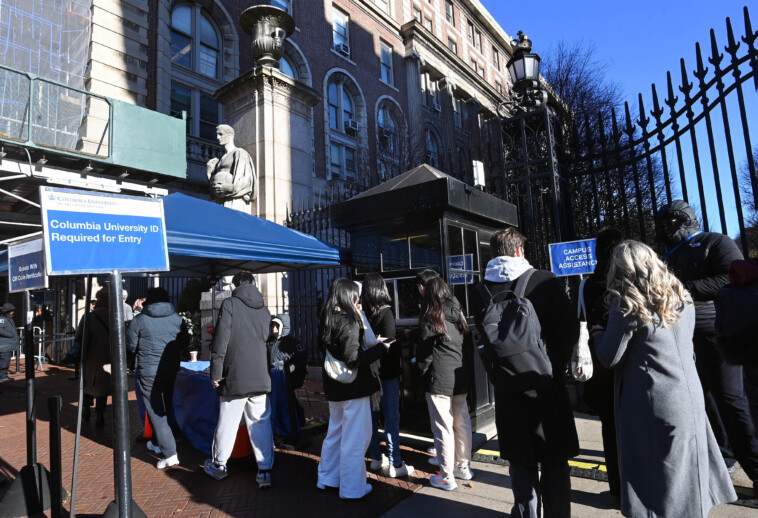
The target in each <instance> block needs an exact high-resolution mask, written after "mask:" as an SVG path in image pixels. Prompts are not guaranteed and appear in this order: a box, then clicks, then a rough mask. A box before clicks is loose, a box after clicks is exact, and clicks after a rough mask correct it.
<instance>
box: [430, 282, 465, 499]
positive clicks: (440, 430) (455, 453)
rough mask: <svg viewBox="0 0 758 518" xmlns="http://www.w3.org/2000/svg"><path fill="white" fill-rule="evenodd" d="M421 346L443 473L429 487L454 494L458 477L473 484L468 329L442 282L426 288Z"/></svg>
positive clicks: (435, 440) (435, 442)
mask: <svg viewBox="0 0 758 518" xmlns="http://www.w3.org/2000/svg"><path fill="white" fill-rule="evenodd" d="M419 328H420V338H421V343H420V344H419V346H418V349H417V350H416V365H417V367H418V369H419V372H420V373H421V375H422V377H423V380H424V384H425V385H426V402H427V406H428V407H429V418H430V421H431V425H432V433H433V434H434V447H435V450H436V452H437V462H438V464H439V467H440V473H439V474H438V475H433V476H432V478H431V479H430V480H429V483H430V484H431V485H433V486H434V487H437V488H440V489H444V490H446V491H450V490H452V489H455V488H456V487H457V484H456V483H455V478H461V479H464V480H470V479H471V478H472V477H473V472H472V471H471V470H470V469H469V463H470V462H471V417H470V415H469V410H468V403H467V401H466V390H467V389H466V388H467V386H468V376H467V375H466V371H465V369H464V368H463V334H464V333H466V332H468V324H466V319H465V317H464V316H463V312H462V311H461V305H460V303H459V302H458V300H457V299H456V298H455V297H453V294H452V293H450V289H449V288H448V287H447V284H445V281H443V280H442V279H441V278H440V277H434V278H432V279H430V280H429V281H427V283H426V285H425V286H424V303H423V309H422V314H421V319H420V320H419Z"/></svg>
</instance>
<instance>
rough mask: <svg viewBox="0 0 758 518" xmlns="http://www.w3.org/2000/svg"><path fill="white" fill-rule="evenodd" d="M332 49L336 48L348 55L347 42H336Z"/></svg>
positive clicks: (348, 47) (348, 46)
mask: <svg viewBox="0 0 758 518" xmlns="http://www.w3.org/2000/svg"><path fill="white" fill-rule="evenodd" d="M334 50H336V51H337V52H339V53H340V54H342V55H343V56H349V55H350V45H348V44H347V43H337V44H336V45H334Z"/></svg>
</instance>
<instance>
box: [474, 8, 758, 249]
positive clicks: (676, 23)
mask: <svg viewBox="0 0 758 518" xmlns="http://www.w3.org/2000/svg"><path fill="white" fill-rule="evenodd" d="M481 1H482V3H483V4H484V6H485V7H486V8H487V10H489V12H490V13H491V14H492V16H493V17H494V18H495V19H496V20H497V21H498V23H499V24H500V26H501V27H502V28H503V29H504V30H505V31H506V32H507V33H508V35H509V36H511V37H515V36H516V33H517V32H518V31H519V30H523V31H524V32H525V33H526V34H527V35H528V36H529V38H530V39H531V40H532V43H533V51H534V52H537V53H540V52H543V53H544V52H546V51H547V49H548V48H550V46H551V45H554V44H556V43H558V42H560V41H561V40H564V41H567V42H574V41H578V40H585V41H591V42H593V43H594V44H595V49H596V55H597V59H598V60H599V61H601V62H603V63H606V64H607V65H608V69H607V75H608V77H609V78H610V79H612V80H614V81H616V82H618V83H619V84H620V85H621V87H622V89H623V91H624V94H625V95H624V98H625V99H626V100H627V101H629V105H630V108H631V110H632V112H633V113H636V112H637V94H638V93H642V95H643V100H644V103H645V107H646V109H647V110H650V109H651V107H652V95H651V93H650V92H651V89H650V85H651V83H656V87H657V89H658V94H659V98H660V99H661V100H662V98H663V97H665V92H666V71H668V70H671V72H672V79H673V80H674V82H675V83H676V84H675V87H676V86H677V85H678V84H679V80H680V78H681V75H680V73H679V59H680V58H684V59H685V62H686V64H687V68H688V70H689V72H690V81H692V80H693V77H692V75H691V71H692V70H693V69H694V68H695V63H696V62H695V43H696V42H698V41H699V42H700V45H701V50H702V51H703V53H704V54H706V55H707V56H710V33H709V31H710V29H711V28H713V29H714V30H715V32H716V39H717V42H718V43H719V45H720V46H721V47H723V46H724V45H726V41H727V39H726V22H725V19H726V18H727V17H730V18H731V21H732V27H733V29H734V32H735V35H742V34H744V18H743V13H742V8H743V6H745V5H748V7H750V8H751V12H750V14H751V21H752V24H753V30H754V31H755V30H758V2H756V1H755V0H742V1H735V0H719V1H712V0H711V1H705V0H689V1H685V0H676V1H665V0H657V1H653V0H636V1H634V2H630V1H623V0H579V1H574V2H570V1H566V0H543V1H542V2H539V3H533V2H525V1H520V2H519V1H510V0H509V1H506V0H481ZM743 49H744V43H743V47H741V52H742V50H743ZM704 57H705V56H704ZM725 57H728V55H727V56H725ZM707 66H710V64H707ZM723 66H726V64H724V65H723ZM711 70H712V69H711ZM710 77H712V76H710V75H709V76H708V78H710ZM727 84H730V83H729V82H728V83H727ZM744 89H745V100H746V103H747V111H748V116H749V117H750V119H751V122H750V124H751V127H750V136H751V140H752V143H753V146H756V145H758V122H757V121H756V119H758V117H756V114H758V94H756V92H755V91H754V89H753V88H752V81H751V82H749V83H745V87H744ZM711 97H713V95H711ZM731 97H733V98H734V97H736V96H734V95H732V96H731ZM733 107H736V99H731V100H730V102H729V110H730V118H731V119H732V120H731V124H730V126H731V127H732V128H735V125H736V127H738V128H739V127H740V125H739V112H738V111H737V110H736V108H735V109H734V110H733V109H732V108H733ZM712 117H713V118H714V120H718V121H719V122H720V120H721V113H720V111H718V110H715V111H713V112H712ZM700 126H703V125H702V124H700V125H698V128H700ZM733 131H734V129H733ZM698 132H699V133H703V134H704V133H705V129H698ZM722 134H723V130H719V128H716V138H717V139H719V138H720V137H721V135H722ZM734 138H735V147H736V148H737V150H738V153H737V156H736V161H737V164H738V166H739V165H741V164H743V163H744V161H745V155H746V154H745V151H744V144H743V142H742V140H741V137H740V136H739V135H736V136H735V137H734ZM737 139H740V140H737ZM698 140H699V145H700V148H701V153H702V150H703V149H707V140H705V138H704V136H703V137H701V136H700V135H698ZM737 144H739V146H738V145H737ZM703 146H705V147H703ZM724 147H725V146H723V145H719V152H718V153H717V155H718V157H719V158H718V161H719V170H720V173H721V177H722V182H721V184H722V188H723V189H724V199H725V201H726V203H727V205H728V206H727V212H728V213H729V216H728V220H729V221H728V233H729V234H730V235H732V236H734V235H735V234H736V231H737V225H736V216H735V211H734V205H735V202H734V199H733V195H732V194H731V193H732V191H731V187H730V186H728V185H727V182H728V180H729V178H728V177H729V162H728V158H727V154H726V152H725V150H724ZM668 156H669V160H670V159H671V157H672V156H673V153H672V152H671V150H668ZM701 165H702V166H703V170H704V173H705V172H706V171H707V172H709V173H710V171H711V167H710V156H709V155H708V154H707V153H706V155H705V156H704V157H701ZM685 168H686V169H692V168H691V167H685ZM676 174H678V173H676ZM693 176H694V175H693ZM710 176H711V178H710V179H708V175H706V178H707V181H706V183H707V185H706V196H708V195H709V194H710V195H711V196H713V194H712V193H713V192H714V191H715V189H714V184H713V179H712V175H710ZM688 178H689V176H688ZM708 182H710V184H708ZM688 185H691V187H690V201H691V202H693V200H694V199H696V197H697V196H696V194H695V193H693V192H692V190H693V188H694V185H695V184H694V183H691V182H690V181H689V180H688ZM693 204H694V203H693ZM707 204H708V206H709V208H708V216H709V219H710V224H711V229H712V230H721V228H720V225H719V224H718V211H717V208H716V203H715V201H713V202H711V201H710V200H709V201H708V203H707Z"/></svg>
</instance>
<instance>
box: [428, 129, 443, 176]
mask: <svg viewBox="0 0 758 518" xmlns="http://www.w3.org/2000/svg"><path fill="white" fill-rule="evenodd" d="M439 148H440V147H439V143H438V142H437V137H435V136H434V134H433V133H432V132H431V131H430V130H426V161H427V163H428V164H429V165H430V166H432V167H436V168H437V169H439V168H440V161H439Z"/></svg>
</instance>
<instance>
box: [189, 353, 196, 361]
mask: <svg viewBox="0 0 758 518" xmlns="http://www.w3.org/2000/svg"><path fill="white" fill-rule="evenodd" d="M190 361H191V362H196V361H197V351H190Z"/></svg>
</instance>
